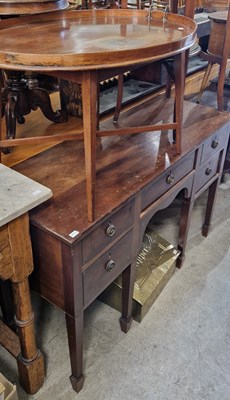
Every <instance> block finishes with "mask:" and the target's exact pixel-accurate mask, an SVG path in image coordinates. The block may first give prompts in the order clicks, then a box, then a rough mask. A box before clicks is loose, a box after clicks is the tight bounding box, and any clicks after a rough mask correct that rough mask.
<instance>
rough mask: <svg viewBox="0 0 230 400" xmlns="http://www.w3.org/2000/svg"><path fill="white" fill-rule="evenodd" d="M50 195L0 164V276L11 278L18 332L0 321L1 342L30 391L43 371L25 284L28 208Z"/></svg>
mask: <svg viewBox="0 0 230 400" xmlns="http://www.w3.org/2000/svg"><path fill="white" fill-rule="evenodd" d="M51 196H52V192H51V190H50V189H48V188H47V187H45V186H43V185H40V184H39V183H37V182H35V181H33V180H32V179H29V178H27V177H25V176H24V175H22V174H19V173H17V172H15V171H13V170H12V169H10V168H8V167H6V166H4V165H2V164H0V279H2V280H6V279H9V280H10V281H11V284H12V291H13V297H14V307H15V322H16V326H17V332H18V335H16V333H15V332H13V331H12V330H11V329H10V328H9V327H8V326H7V325H6V324H4V323H3V321H1V320H0V344H1V345H3V346H4V347H5V348H6V349H7V350H8V351H9V352H10V353H11V354H12V355H13V356H14V357H15V358H16V359H17V364H18V372H19V379H20V382H21V384H22V386H23V388H24V389H25V391H26V392H27V393H29V394H33V393H36V392H37V391H38V389H39V388H40V387H41V386H42V384H43V381H44V375H45V374H44V361H43V355H42V354H41V353H40V351H39V350H38V349H37V346H36V340H35V334H34V313H33V310H32V306H31V300H30V291H29V283H28V276H29V275H30V274H31V272H32V270H33V258H32V249H31V241H30V233H29V217H28V211H29V210H31V209H32V208H34V207H36V206H37V205H39V204H41V203H43V202H44V201H45V200H47V199H49V198H50V197H51Z"/></svg>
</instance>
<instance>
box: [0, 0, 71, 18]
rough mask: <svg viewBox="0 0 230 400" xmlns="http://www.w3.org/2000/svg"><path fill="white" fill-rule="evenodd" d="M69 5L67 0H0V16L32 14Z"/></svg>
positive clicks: (52, 10) (63, 8)
mask: <svg viewBox="0 0 230 400" xmlns="http://www.w3.org/2000/svg"><path fill="white" fill-rule="evenodd" d="M68 6H69V3H68V2H67V0H50V1H45V0H44V1H43V0H37V1H33V0H24V1H23V0H22V1H16V0H11V1H5V0H0V16H3V17H5V16H18V15H28V14H29V15H34V14H40V13H48V12H54V11H60V10H65V9H66V8H67V7H68Z"/></svg>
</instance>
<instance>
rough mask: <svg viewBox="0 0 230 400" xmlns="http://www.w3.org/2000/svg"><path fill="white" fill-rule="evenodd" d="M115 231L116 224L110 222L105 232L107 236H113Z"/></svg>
mask: <svg viewBox="0 0 230 400" xmlns="http://www.w3.org/2000/svg"><path fill="white" fill-rule="evenodd" d="M115 233H116V228H115V225H113V224H111V223H110V224H109V225H108V226H107V228H106V230H105V234H106V236H109V237H112V236H113V235H115Z"/></svg>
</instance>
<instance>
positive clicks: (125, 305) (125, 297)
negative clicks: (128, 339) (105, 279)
mask: <svg viewBox="0 0 230 400" xmlns="http://www.w3.org/2000/svg"><path fill="white" fill-rule="evenodd" d="M135 271H136V263H133V264H130V265H129V266H128V267H127V268H126V269H125V270H124V271H123V272H122V316H121V318H120V326H121V330H122V331H123V332H125V333H127V332H128V331H129V329H130V327H131V323H132V320H133V318H132V309H133V287H134V281H135Z"/></svg>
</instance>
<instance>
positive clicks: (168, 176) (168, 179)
mask: <svg viewBox="0 0 230 400" xmlns="http://www.w3.org/2000/svg"><path fill="white" fill-rule="evenodd" d="M194 157H195V152H192V153H189V154H188V155H187V157H185V158H183V159H182V160H181V161H179V162H178V163H176V164H175V165H172V168H168V169H167V171H165V173H163V174H162V175H161V176H160V178H159V179H157V180H155V181H154V182H153V183H151V184H150V185H148V186H147V187H146V189H145V190H143V194H142V204H141V209H142V210H144V209H145V208H147V207H148V206H149V205H150V204H151V203H153V202H154V201H155V200H156V199H157V198H158V197H160V196H161V195H162V194H164V193H166V192H167V191H168V190H170V189H171V188H172V187H173V186H174V185H175V184H176V183H177V182H179V181H180V180H181V179H182V178H183V177H185V176H186V175H187V174H188V173H189V172H191V171H192V170H193V168H194Z"/></svg>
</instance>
